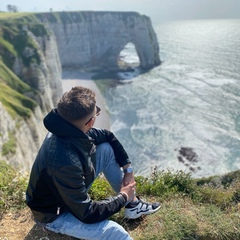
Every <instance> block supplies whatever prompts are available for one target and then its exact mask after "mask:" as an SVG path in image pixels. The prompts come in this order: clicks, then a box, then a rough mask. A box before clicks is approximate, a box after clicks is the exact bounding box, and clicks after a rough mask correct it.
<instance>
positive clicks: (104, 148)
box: [97, 142, 114, 155]
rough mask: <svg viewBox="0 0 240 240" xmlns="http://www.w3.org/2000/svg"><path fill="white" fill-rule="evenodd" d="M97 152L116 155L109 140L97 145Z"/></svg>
mask: <svg viewBox="0 0 240 240" xmlns="http://www.w3.org/2000/svg"><path fill="white" fill-rule="evenodd" d="M97 152H101V153H105V154H110V155H114V152H113V149H112V147H111V145H110V144H109V143H108V142H104V143H101V144H99V145H97Z"/></svg>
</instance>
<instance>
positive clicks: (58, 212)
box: [57, 207, 60, 215]
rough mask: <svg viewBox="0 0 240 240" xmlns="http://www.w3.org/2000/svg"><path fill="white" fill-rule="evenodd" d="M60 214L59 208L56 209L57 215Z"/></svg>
mask: <svg viewBox="0 0 240 240" xmlns="http://www.w3.org/2000/svg"><path fill="white" fill-rule="evenodd" d="M59 214H60V207H58V208H57V215H59Z"/></svg>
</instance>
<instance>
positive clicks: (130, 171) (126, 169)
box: [123, 167, 133, 173]
mask: <svg viewBox="0 0 240 240" xmlns="http://www.w3.org/2000/svg"><path fill="white" fill-rule="evenodd" d="M123 173H133V169H132V167H127V168H125V169H123Z"/></svg>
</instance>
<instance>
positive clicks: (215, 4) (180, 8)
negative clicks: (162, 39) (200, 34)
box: [0, 0, 240, 22]
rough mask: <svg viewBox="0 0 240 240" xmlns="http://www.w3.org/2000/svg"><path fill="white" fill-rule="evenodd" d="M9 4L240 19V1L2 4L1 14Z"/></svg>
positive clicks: (26, 0)
mask: <svg viewBox="0 0 240 240" xmlns="http://www.w3.org/2000/svg"><path fill="white" fill-rule="evenodd" d="M8 4H12V5H16V6H17V7H18V9H19V10H20V11H34V12H43V11H49V10H50V8H52V9H53V11H63V10H64V11H68V10H69V11H73V10H76V11H79V10H111V11H137V12H139V13H142V14H145V15H148V16H150V17H151V18H152V20H153V21H154V22H158V21H161V20H175V19H194V18H206V19H209V18H240V0H51V1H50V0H40V1H39V0H0V10H1V11H6V9H7V8H6V6H7V5H8Z"/></svg>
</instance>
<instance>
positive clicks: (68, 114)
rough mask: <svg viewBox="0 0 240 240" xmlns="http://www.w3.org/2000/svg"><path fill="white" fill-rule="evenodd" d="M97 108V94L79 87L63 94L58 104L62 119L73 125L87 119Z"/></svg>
mask: <svg viewBox="0 0 240 240" xmlns="http://www.w3.org/2000/svg"><path fill="white" fill-rule="evenodd" d="M95 106H96V98H95V93H94V92H93V91H92V90H91V89H89V88H85V87H82V86H77V87H73V88H72V89H71V90H70V91H68V92H65V93H64V94H63V96H62V98H61V99H60V100H59V102H58V104H57V111H58V114H59V115H60V116H61V117H62V118H64V119H65V120H66V121H68V122H70V123H72V122H75V121H77V120H83V119H85V118H86V117H87V116H88V115H90V114H91V113H92V112H93V111H94V108H95Z"/></svg>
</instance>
